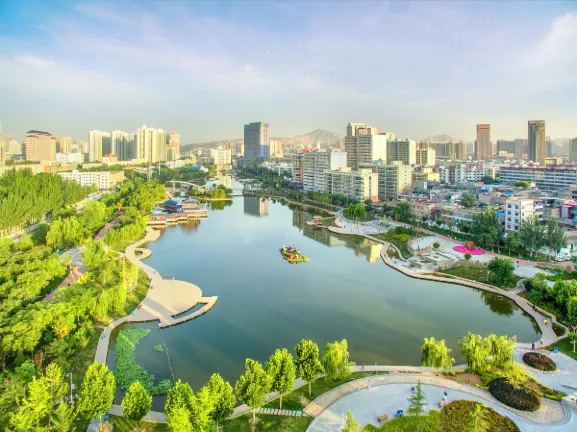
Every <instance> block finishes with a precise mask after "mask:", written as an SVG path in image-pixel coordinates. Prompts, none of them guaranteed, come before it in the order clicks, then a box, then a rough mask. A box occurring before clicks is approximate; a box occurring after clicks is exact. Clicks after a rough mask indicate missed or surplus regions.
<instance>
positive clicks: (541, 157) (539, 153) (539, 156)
mask: <svg viewBox="0 0 577 432" xmlns="http://www.w3.org/2000/svg"><path fill="white" fill-rule="evenodd" d="M545 140H546V136H545V120H530V121H529V123H528V143H529V160H530V161H532V162H537V163H539V164H541V165H545V157H546V145H545Z"/></svg>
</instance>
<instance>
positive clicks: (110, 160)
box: [102, 153, 118, 165]
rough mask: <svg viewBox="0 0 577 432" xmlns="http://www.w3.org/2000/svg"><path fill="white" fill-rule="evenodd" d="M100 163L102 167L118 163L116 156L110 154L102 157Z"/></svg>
mask: <svg viewBox="0 0 577 432" xmlns="http://www.w3.org/2000/svg"><path fill="white" fill-rule="evenodd" d="M102 163H103V164H104V165H116V164H117V163H118V156H116V155H115V154H112V153H108V154H105V155H104V156H102Z"/></svg>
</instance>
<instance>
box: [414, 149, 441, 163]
mask: <svg viewBox="0 0 577 432" xmlns="http://www.w3.org/2000/svg"><path fill="white" fill-rule="evenodd" d="M436 163H437V157H436V155H435V150H433V149H432V148H431V147H428V148H424V149H418V150H417V161H416V164H417V165H426V166H435V164H436Z"/></svg>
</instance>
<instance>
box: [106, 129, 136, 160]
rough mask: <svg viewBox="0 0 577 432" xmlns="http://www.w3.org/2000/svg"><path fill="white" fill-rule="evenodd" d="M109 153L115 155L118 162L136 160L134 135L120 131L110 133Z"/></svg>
mask: <svg viewBox="0 0 577 432" xmlns="http://www.w3.org/2000/svg"><path fill="white" fill-rule="evenodd" d="M111 141H112V144H111V152H110V153H112V154H114V155H116V157H117V158H118V160H119V161H127V160H131V159H136V134H135V133H134V132H133V133H128V132H123V131H120V130H114V131H112V136H111Z"/></svg>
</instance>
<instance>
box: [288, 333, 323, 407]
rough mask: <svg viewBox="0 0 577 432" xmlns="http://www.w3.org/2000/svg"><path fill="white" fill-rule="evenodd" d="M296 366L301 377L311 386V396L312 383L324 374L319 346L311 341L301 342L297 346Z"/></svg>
mask: <svg viewBox="0 0 577 432" xmlns="http://www.w3.org/2000/svg"><path fill="white" fill-rule="evenodd" d="M295 354H296V360H295V364H296V366H297V369H298V371H299V375H300V377H301V378H302V379H303V380H304V381H305V382H307V383H308V385H309V396H310V395H311V383H312V382H314V380H316V379H317V377H318V376H319V374H321V373H322V372H323V365H322V364H321V362H320V361H319V346H318V345H317V344H316V343H314V342H313V341H310V340H304V339H303V340H301V341H300V342H299V343H298V344H297V345H296V346H295Z"/></svg>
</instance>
